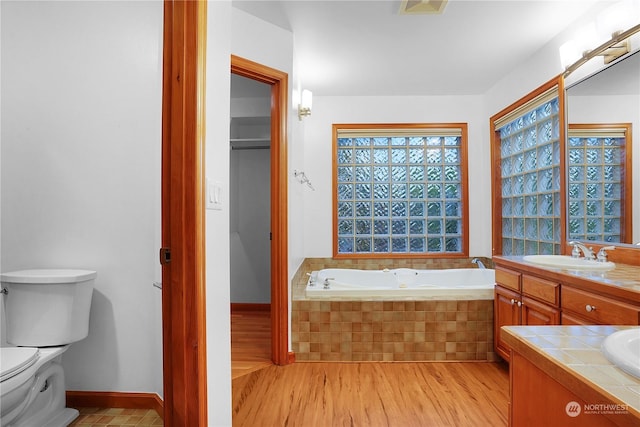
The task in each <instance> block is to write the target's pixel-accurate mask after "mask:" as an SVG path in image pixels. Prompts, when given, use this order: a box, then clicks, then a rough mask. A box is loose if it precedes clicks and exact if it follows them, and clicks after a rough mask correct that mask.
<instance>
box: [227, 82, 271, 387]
mask: <svg viewBox="0 0 640 427" xmlns="http://www.w3.org/2000/svg"><path fill="white" fill-rule="evenodd" d="M230 111H231V122H230V129H229V134H230V136H231V139H230V143H229V145H230V149H231V151H230V155H229V156H230V157H229V161H230V167H229V171H230V173H229V175H230V176H229V239H230V248H229V249H230V250H229V253H230V254H231V256H230V260H231V265H230V273H231V277H230V278H231V284H230V285H231V286H230V297H231V377H232V378H237V377H239V376H242V375H245V374H248V373H249V372H252V371H255V370H258V369H260V368H263V367H265V366H268V365H271V364H272V361H271V317H270V314H271V238H270V234H271V206H270V204H271V188H270V183H271V178H270V168H271V85H269V84H266V83H263V82H260V81H257V80H253V79H250V78H247V77H243V76H240V75H237V74H233V73H232V74H231V108H230Z"/></svg>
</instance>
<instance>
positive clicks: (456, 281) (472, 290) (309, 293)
mask: <svg viewBox="0 0 640 427" xmlns="http://www.w3.org/2000/svg"><path fill="white" fill-rule="evenodd" d="M494 285H495V271H494V270H492V269H476V268H456V269H446V270H414V269H409V268H397V269H392V270H389V269H384V270H356V269H344V268H329V269H324V270H319V271H313V272H312V273H311V274H310V275H309V280H308V281H307V286H306V289H305V293H306V297H307V298H311V299H313V298H335V297H339V298H343V297H344V298H355V299H385V298H387V297H393V298H394V299H397V298H402V299H404V298H406V299H421V300H424V299H429V300H430V299H433V300H491V299H493V291H494Z"/></svg>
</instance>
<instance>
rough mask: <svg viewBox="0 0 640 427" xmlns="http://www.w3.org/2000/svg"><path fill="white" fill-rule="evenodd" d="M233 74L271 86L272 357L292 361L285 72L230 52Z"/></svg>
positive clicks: (277, 359) (280, 360)
mask: <svg viewBox="0 0 640 427" xmlns="http://www.w3.org/2000/svg"><path fill="white" fill-rule="evenodd" d="M231 73H233V74H237V75H239V76H243V77H247V78H249V79H252V80H256V81H259V82H262V83H266V84H268V85H270V86H271V235H272V238H271V360H272V361H273V363H275V364H276V365H286V364H288V363H291V362H293V353H289V292H288V290H289V287H288V286H287V283H288V281H289V277H288V227H287V222H288V221H287V218H288V215H287V207H288V204H287V182H288V181H287V169H288V167H287V105H288V102H287V99H288V75H287V73H285V72H282V71H279V70H276V69H274V68H270V67H267V66H265V65H261V64H258V63H257V62H253V61H250V60H248V59H244V58H241V57H239V56H235V55H231Z"/></svg>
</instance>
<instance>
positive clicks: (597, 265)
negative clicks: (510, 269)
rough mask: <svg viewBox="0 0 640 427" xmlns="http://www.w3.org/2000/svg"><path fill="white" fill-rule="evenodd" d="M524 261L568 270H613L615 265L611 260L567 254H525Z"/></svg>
mask: <svg viewBox="0 0 640 427" xmlns="http://www.w3.org/2000/svg"><path fill="white" fill-rule="evenodd" d="M523 259H524V260H525V261H529V262H532V263H534V264H539V265H544V266H547V267H557V268H566V269H569V270H600V271H606V270H613V269H614V268H616V265H615V264H614V263H612V262H609V261H607V262H598V261H592V260H586V259H584V258H572V257H570V256H568V255H526V256H525V257H524V258H523Z"/></svg>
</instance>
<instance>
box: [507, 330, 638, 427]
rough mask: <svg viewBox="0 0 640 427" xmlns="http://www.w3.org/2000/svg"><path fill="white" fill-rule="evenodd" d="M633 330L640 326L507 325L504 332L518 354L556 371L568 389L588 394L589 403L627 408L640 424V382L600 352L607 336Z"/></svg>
mask: <svg viewBox="0 0 640 427" xmlns="http://www.w3.org/2000/svg"><path fill="white" fill-rule="evenodd" d="M629 328H637V326H606V325H586V326H505V327H503V331H504V332H505V341H507V343H508V344H509V345H510V346H511V347H512V348H513V349H514V351H517V352H519V353H520V354H522V355H523V356H524V357H526V358H527V359H530V360H535V361H536V365H537V366H538V367H539V368H540V369H542V370H543V371H545V372H553V373H554V375H553V377H554V379H555V380H556V381H558V382H559V383H560V384H563V385H565V384H570V387H568V388H570V389H571V390H572V391H573V392H574V393H576V394H577V395H580V394H583V395H585V396H586V398H585V400H586V401H587V402H590V403H591V402H597V403H603V402H606V403H620V404H622V405H626V406H627V407H628V408H627V410H628V412H629V414H628V416H630V417H632V418H633V419H636V420H637V421H640V380H639V379H638V378H635V377H634V376H632V375H629V374H627V373H625V372H624V371H622V370H621V369H619V368H618V367H616V366H615V365H613V364H612V363H611V362H609V361H608V360H607V359H606V358H605V356H604V355H603V354H602V351H601V350H600V347H601V345H602V342H603V341H604V339H605V338H606V337H607V336H609V335H610V334H612V333H614V332H617V331H620V330H623V329H629ZM576 380H578V383H577V382H576ZM594 394H595V396H597V397H598V398H599V399H594V398H593V395H594ZM636 425H637V424H636Z"/></svg>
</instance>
